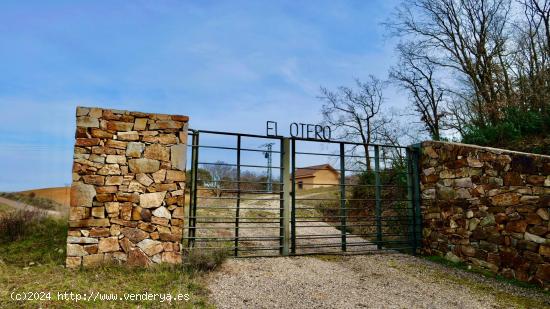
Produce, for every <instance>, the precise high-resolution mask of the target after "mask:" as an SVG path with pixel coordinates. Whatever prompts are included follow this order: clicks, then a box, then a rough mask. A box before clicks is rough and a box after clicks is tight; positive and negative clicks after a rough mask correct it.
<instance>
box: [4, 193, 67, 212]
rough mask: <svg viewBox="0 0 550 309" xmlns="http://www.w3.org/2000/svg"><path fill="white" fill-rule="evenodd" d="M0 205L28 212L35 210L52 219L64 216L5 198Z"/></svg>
mask: <svg viewBox="0 0 550 309" xmlns="http://www.w3.org/2000/svg"><path fill="white" fill-rule="evenodd" d="M0 203H2V204H4V205H6V206H10V207H12V208H15V209H17V210H26V209H27V210H35V211H40V212H44V213H45V214H47V215H48V216H52V217H62V216H63V214H62V213H61V212H59V211H56V210H46V209H42V208H38V207H35V206H32V205H28V204H25V203H21V202H18V201H14V200H10V199H7V198H4V197H0Z"/></svg>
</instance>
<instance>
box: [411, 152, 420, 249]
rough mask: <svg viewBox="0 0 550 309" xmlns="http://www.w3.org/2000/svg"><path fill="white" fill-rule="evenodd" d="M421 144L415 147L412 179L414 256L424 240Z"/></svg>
mask: <svg viewBox="0 0 550 309" xmlns="http://www.w3.org/2000/svg"><path fill="white" fill-rule="evenodd" d="M420 147H421V144H416V145H413V150H414V151H413V160H412V161H413V162H412V176H413V177H412V178H413V185H414V187H413V200H414V206H415V207H414V214H415V218H414V222H415V225H414V227H415V231H414V235H415V240H416V242H415V246H414V252H413V254H416V253H417V252H416V250H417V247H418V246H419V245H420V244H419V240H421V239H422V234H421V231H422V211H421V208H420V170H419V168H418V167H419V164H420V151H421V148H420Z"/></svg>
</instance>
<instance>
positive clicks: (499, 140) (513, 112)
mask: <svg viewBox="0 0 550 309" xmlns="http://www.w3.org/2000/svg"><path fill="white" fill-rule="evenodd" d="M549 130H550V113H548V112H546V113H544V112H538V111H529V110H528V111H523V110H520V109H518V108H508V109H506V110H504V112H503V117H502V119H501V120H500V121H499V122H498V123H495V124H491V125H487V126H484V127H480V126H475V125H469V126H467V127H466V132H465V133H464V136H463V137H462V142H464V143H467V144H474V145H480V146H492V147H502V148H507V149H511V150H519V151H526V152H534V153H542V154H550V146H549V145H548V144H547V142H546V141H545V140H544V139H546V138H548V131H549ZM541 139H542V141H541ZM537 143H540V145H538V144H537Z"/></svg>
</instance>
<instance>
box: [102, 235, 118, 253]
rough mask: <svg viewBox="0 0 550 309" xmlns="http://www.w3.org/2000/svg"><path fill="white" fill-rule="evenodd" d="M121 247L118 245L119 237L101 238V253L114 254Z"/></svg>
mask: <svg viewBox="0 0 550 309" xmlns="http://www.w3.org/2000/svg"><path fill="white" fill-rule="evenodd" d="M119 250H120V246H119V244H118V238H117V237H109V238H101V239H100V240H99V252H100V253H103V252H114V251H119Z"/></svg>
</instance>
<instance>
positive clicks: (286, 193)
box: [187, 129, 422, 257]
mask: <svg viewBox="0 0 550 309" xmlns="http://www.w3.org/2000/svg"><path fill="white" fill-rule="evenodd" d="M189 132H190V133H191V134H190V135H192V144H191V173H190V174H191V186H190V199H189V218H188V227H187V228H188V237H187V240H188V243H187V247H188V248H192V247H194V244H195V240H196V228H197V220H196V215H197V191H198V190H197V176H198V166H199V147H200V144H199V143H200V140H199V136H200V133H201V132H202V133H206V134H217V135H226V136H236V137H237V148H235V150H237V165H236V166H237V198H236V201H237V203H236V213H235V237H234V256H235V257H240V256H239V254H238V253H239V246H238V244H239V211H240V201H241V196H240V193H241V190H240V183H241V182H240V168H241V162H240V161H241V160H240V159H241V137H250V138H264V139H273V140H279V141H280V159H281V161H280V167H279V169H280V182H279V185H280V186H282V190H280V200H281V203H280V215H279V217H280V225H279V230H280V233H279V234H280V242H279V243H280V249H279V255H280V256H289V255H290V256H293V255H301V254H296V236H297V234H296V176H295V174H296V153H297V152H296V141H309V142H318V143H330V144H339V155H338V156H339V158H340V181H339V187H340V188H339V191H340V201H339V203H340V212H339V213H340V216H341V227H342V228H341V250H342V252H341V254H345V253H346V252H347V236H346V235H347V232H346V230H347V228H346V220H347V211H346V210H347V207H346V204H347V199H346V195H345V194H346V186H347V185H346V183H345V175H346V173H345V172H346V169H345V159H344V158H345V146H346V145H356V146H363V145H364V144H363V143H356V142H346V141H334V140H316V139H310V138H301V137H284V136H264V135H255V134H247V133H233V132H221V131H209V130H193V129H189ZM371 146H372V147H373V148H374V171H373V172H374V175H375V220H376V246H377V248H378V250H380V249H381V248H382V234H383V233H382V221H381V202H382V197H381V188H382V185H381V180H380V147H395V148H400V149H404V150H405V152H406V162H407V200H408V204H409V205H410V211H411V219H412V220H411V223H412V224H411V226H410V232H409V233H408V234H407V236H408V237H410V238H412V239H411V241H410V244H411V246H412V254H413V255H416V254H417V250H418V248H419V247H420V241H421V239H422V238H421V236H422V235H421V231H422V227H421V224H422V218H421V215H422V213H421V208H420V175H419V170H418V166H419V158H420V152H421V144H413V145H410V146H407V147H404V146H392V145H381V144H367V147H371ZM214 148H220V149H224V147H214ZM226 149H227V148H226ZM231 149H233V148H231ZM318 254H334V253H322V252H320V253H318Z"/></svg>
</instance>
